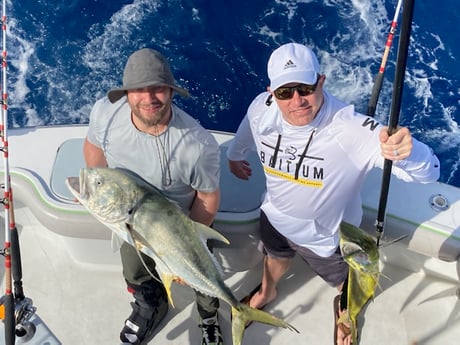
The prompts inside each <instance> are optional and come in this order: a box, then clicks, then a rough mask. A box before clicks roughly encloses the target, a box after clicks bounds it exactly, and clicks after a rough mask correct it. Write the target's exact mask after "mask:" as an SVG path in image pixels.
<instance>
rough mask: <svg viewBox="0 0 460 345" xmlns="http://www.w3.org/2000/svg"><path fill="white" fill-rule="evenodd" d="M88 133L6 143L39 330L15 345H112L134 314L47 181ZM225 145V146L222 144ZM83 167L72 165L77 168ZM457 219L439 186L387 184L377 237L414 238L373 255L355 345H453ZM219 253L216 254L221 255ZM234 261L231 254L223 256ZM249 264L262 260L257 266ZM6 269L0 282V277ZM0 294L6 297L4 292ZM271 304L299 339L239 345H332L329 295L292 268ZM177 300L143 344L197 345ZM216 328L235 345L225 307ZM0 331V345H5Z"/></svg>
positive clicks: (236, 278) (456, 205) (186, 311)
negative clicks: (374, 281) (70, 144)
mask: <svg viewBox="0 0 460 345" xmlns="http://www.w3.org/2000/svg"><path fill="white" fill-rule="evenodd" d="M85 132H86V129H85V128H84V127H80V126H67V127H62V128H58V129H56V128H37V129H19V130H15V131H14V133H11V132H10V135H11V137H10V169H12V180H13V182H12V183H13V185H14V190H13V193H14V196H15V220H16V225H17V227H18V230H19V236H20V247H21V254H22V271H23V284H24V293H25V295H26V297H29V298H31V299H32V300H33V304H34V306H36V307H37V314H36V315H37V316H36V317H34V318H33V319H32V321H33V323H34V325H36V327H37V332H36V335H35V336H34V337H33V338H32V339H31V340H28V341H27V339H26V338H18V339H17V341H16V343H17V344H21V343H24V344H33V345H35V344H39V345H54V344H65V345H74V344H85V345H86V344H98V345H113V344H119V331H120V329H121V328H122V325H123V323H124V320H125V318H126V317H127V316H128V315H129V313H130V311H131V308H130V305H129V303H130V301H131V295H130V294H128V292H126V290H125V283H124V280H123V277H122V273H121V265H120V260H119V254H118V253H113V252H112V250H111V247H110V240H109V239H110V232H109V230H106V229H105V228H104V227H103V226H102V225H99V226H97V223H96V221H95V220H94V219H93V218H91V217H88V215H87V214H86V215H85V214H83V213H82V210H81V206H79V205H75V204H74V203H72V202H69V200H65V198H62V197H61V196H59V193H57V189H58V187H57V186H55V185H53V184H52V183H51V182H50V181H51V180H52V176H54V177H56V176H55V175H53V162H54V161H55V157H56V154H57V153H58V152H59V148H60V145H61V144H62V143H63V142H64V141H66V140H69V139H73V138H80V139H81V138H82V137H83V136H84V134H85ZM228 138H229V137H228V136H225V135H223V137H222V138H221V139H222V140H224V141H225V140H228ZM61 153H62V152H61ZM79 159H80V158H79V157H76V161H77V162H79ZM0 167H1V162H0ZM58 172H59V173H61V174H63V176H64V175H66V174H67V172H64V171H62V169H59V171H58ZM56 173H57V172H56V171H54V174H56ZM224 174H226V175H224V179H230V178H231V176H229V174H228V172H224ZM0 175H2V174H0ZM59 179H62V176H61V177H59ZM234 183H239V182H236V181H232V182H231V183H230V184H231V186H234ZM379 187H380V184H379V176H378V175H376V176H374V177H372V179H369V181H367V183H366V186H365V193H364V194H363V201H364V204H363V208H364V211H365V215H364V223H363V227H364V228H365V229H367V230H368V231H369V230H370V231H373V229H372V227H373V226H372V223H373V221H374V220H375V209H376V205H377V203H376V200H378V195H379V190H378V188H379ZM253 188H254V186H251V188H249V187H245V186H238V188H236V187H235V188H233V189H232V188H229V190H228V191H227V192H229V193H230V194H227V195H228V196H227V197H228V198H238V197H239V193H240V192H239V190H248V189H251V190H252V189H253ZM257 188H259V187H257ZM232 193H233V194H232ZM433 195H435V196H436V195H438V196H439V198H438V199H439V200H438V199H436V202H435V204H436V205H434V206H438V208H436V207H433V199H432V196H433ZM227 197H226V198H227ZM16 198H17V199H18V200H17V199H16ZM240 198H241V197H240ZM226 201H227V200H225V202H224V203H226ZM245 201H246V200H245ZM444 206H448V207H445V208H443V207H444ZM225 207H228V209H229V210H230V211H226V212H222V213H221V214H220V215H219V220H218V221H216V223H218V224H216V226H217V225H219V227H220V228H221V229H226V231H227V233H229V232H232V231H234V232H238V231H241V229H245V227H246V226H249V227H251V226H253V224H255V217H257V215H258V211H257V210H248V212H246V213H245V214H244V215H242V214H238V212H237V213H232V212H231V207H232V206H231V205H225ZM459 215H460V191H459V189H457V188H454V187H450V186H447V185H442V184H432V185H425V186H424V187H423V188H422V187H417V186H416V185H414V186H408V185H406V184H401V183H399V182H398V181H395V180H392V185H391V190H390V198H389V205H388V213H387V220H386V223H387V224H386V230H385V231H386V234H387V235H389V236H390V238H396V237H398V236H400V235H401V234H409V235H410V236H409V237H408V238H406V239H405V240H404V241H401V242H399V243H398V244H394V245H390V246H388V247H382V248H381V249H380V254H381V259H382V262H381V271H382V278H381V280H380V289H379V290H378V291H377V295H376V297H375V300H374V301H373V302H371V303H370V304H369V305H368V307H367V308H366V310H365V313H364V319H363V320H360V322H359V326H360V328H361V329H362V333H361V337H360V339H361V341H360V343H361V344H365V345H367V344H372V345H379V344H382V345H383V344H385V345H388V344H398V345H399V344H401V345H405V344H408V345H413V344H418V345H426V344H430V345H431V344H433V345H438V344H439V345H454V344H458V343H459V339H460V324H459V322H460V302H459V298H458V295H457V294H458V288H459V286H460V285H459V279H458V277H459V272H460V268H459V266H458V255H459V253H460V216H459ZM242 218H244V221H243V222H241V220H242ZM2 224H3V222H2ZM238 229H239V230H238ZM239 234H240V235H241V233H239ZM243 235H244V234H243ZM3 236H4V232H3V229H0V242H1V243H4V238H3ZM244 243H247V246H246V247H243V248H241V247H238V248H236V249H237V251H234V249H232V251H233V253H234V257H235V258H236V259H239V262H240V263H243V264H246V265H248V267H250V270H249V271H247V270H243V271H238V272H237V273H232V274H230V273H228V272H227V273H226V283H227V284H228V285H229V286H230V288H231V289H232V290H233V291H234V293H235V295H236V296H237V297H239V298H242V297H243V296H245V295H246V294H247V293H248V292H249V291H251V290H252V289H253V288H254V287H255V286H256V285H257V284H258V283H259V282H260V276H261V264H260V261H257V260H256V261H251V260H253V259H254V255H252V254H254V253H256V249H255V241H254V240H253V238H250V237H248V238H247V239H245V240H244ZM408 248H409V249H410V250H408ZM225 251H226V249H218V251H217V254H220V253H221V252H225ZM231 253H232V252H229V251H228V250H227V252H226V253H225V255H229V254H230V255H231ZM419 253H425V254H427V255H428V256H425V255H422V254H419ZM225 255H224V256H225ZM218 256H219V255H218ZM255 257H256V258H258V259H260V256H258V255H255ZM439 257H440V258H443V259H445V260H447V261H448V262H446V261H442V260H440V259H438V258H439ZM221 259H222V258H221ZM2 266H3V265H0V274H2V275H3V270H4V268H3V267H2ZM232 267H236V266H232ZM0 288H1V289H3V290H4V287H3V285H2V286H1V287H0ZM278 293H279V297H278V299H277V300H276V301H274V302H273V303H271V304H270V305H268V306H267V307H266V309H265V310H266V311H268V312H271V313H274V314H275V315H277V316H280V317H282V318H284V319H286V320H287V321H288V322H290V323H292V324H293V325H294V326H295V327H296V328H297V329H298V330H299V331H300V332H301V333H300V334H297V333H293V332H290V331H288V330H283V329H277V328H273V327H270V326H266V325H261V324H253V325H252V326H251V327H249V328H248V329H247V331H246V332H245V337H244V339H243V344H245V345H264V344H274V345H285V344H316V345H322V344H325V345H332V344H333V339H332V338H333V308H332V300H333V297H334V296H335V295H336V293H337V292H336V291H335V289H333V288H330V287H328V286H327V285H326V284H325V283H324V282H323V281H322V280H321V279H320V278H318V277H317V276H315V275H314V274H313V273H312V271H311V270H310V269H309V268H308V267H307V266H306V265H305V264H304V263H303V262H302V261H301V260H299V259H297V260H295V263H294V265H293V267H292V270H291V272H290V273H289V274H288V275H287V276H286V277H285V278H284V279H283V280H282V282H281V284H280V286H279V291H278ZM173 298H174V301H175V304H176V308H175V309H173V308H171V309H170V311H169V313H168V315H167V317H166V319H165V320H164V321H163V322H162V323H161V325H160V327H159V329H158V333H157V335H156V336H155V337H154V338H153V339H152V341H151V342H150V344H157V345H163V344H171V345H179V344H181V345H189V344H190V345H194V344H199V341H200V329H199V328H198V326H197V324H198V314H197V312H196V309H195V303H194V293H193V291H192V290H191V289H189V288H187V287H184V286H181V285H177V284H176V285H174V287H173ZM41 321H43V322H44V323H41ZM220 323H221V327H222V332H223V335H224V338H225V344H226V345H230V344H232V343H231V334H230V333H231V324H230V310H229V306H228V305H225V304H224V303H223V302H222V305H221V309H220ZM1 326H2V324H0V344H4V338H3V328H2V327H1Z"/></svg>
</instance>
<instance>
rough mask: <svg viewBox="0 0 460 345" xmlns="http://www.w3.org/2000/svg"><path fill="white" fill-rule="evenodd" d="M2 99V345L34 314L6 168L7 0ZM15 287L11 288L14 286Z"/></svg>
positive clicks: (25, 329)
mask: <svg viewBox="0 0 460 345" xmlns="http://www.w3.org/2000/svg"><path fill="white" fill-rule="evenodd" d="M1 21H2V58H1V66H2V98H1V121H0V137H1V151H2V152H3V163H4V166H3V168H4V172H3V174H4V181H3V184H2V188H3V190H4V196H3V199H2V203H3V206H4V209H5V222H4V228H5V248H4V249H3V253H2V254H3V255H4V257H5V295H4V296H3V297H2V301H3V305H2V307H3V308H2V310H0V311H1V312H2V313H3V315H2V316H3V319H4V325H5V345H13V344H15V340H16V336H19V337H24V336H26V335H27V336H28V338H30V337H31V336H33V334H34V333H35V328H34V326H33V324H32V323H30V322H29V320H30V318H31V317H32V315H33V314H34V313H35V308H34V307H33V306H32V301H31V299H30V298H26V297H25V296H24V291H23V288H22V264H21V252H20V248H19V235H18V230H17V228H16V223H15V220H14V205H13V191H12V188H11V175H10V169H9V160H8V154H9V145H8V93H7V67H8V64H7V49H6V34H7V16H6V0H3V1H2V19H1ZM13 286H14V288H13Z"/></svg>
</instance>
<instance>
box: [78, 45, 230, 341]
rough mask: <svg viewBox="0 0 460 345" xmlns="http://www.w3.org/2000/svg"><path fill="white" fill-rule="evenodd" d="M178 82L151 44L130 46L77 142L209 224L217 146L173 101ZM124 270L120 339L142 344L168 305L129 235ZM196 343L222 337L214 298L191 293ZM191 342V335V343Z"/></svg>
mask: <svg viewBox="0 0 460 345" xmlns="http://www.w3.org/2000/svg"><path fill="white" fill-rule="evenodd" d="M174 93H178V94H179V95H181V96H185V97H187V96H188V95H189V93H188V91H187V90H185V89H183V88H181V87H179V86H177V85H176V83H175V81H174V77H173V74H172V72H171V69H170V66H169V63H168V61H167V60H166V59H165V57H164V56H163V55H162V54H160V53H159V52H157V51H156V50H153V49H148V48H144V49H141V50H138V51H136V52H134V53H133V54H132V55H131V56H130V57H129V59H128V62H127V63H126V66H125V70H124V74H123V87H121V88H115V89H112V90H110V91H109V92H108V94H107V97H105V98H103V99H101V100H99V101H97V102H96V104H95V105H94V107H93V109H92V111H91V115H90V122H89V130H88V134H87V137H86V140H85V144H84V156H85V160H86V164H87V166H88V167H100V166H102V167H106V166H108V167H111V168H125V169H128V170H131V171H133V172H135V173H136V174H138V175H139V176H141V177H143V178H144V179H145V180H147V181H148V182H150V183H151V184H152V185H154V186H155V187H157V188H158V189H160V190H161V191H162V192H163V193H164V194H165V195H166V196H168V197H169V198H171V199H172V200H175V201H176V202H177V203H178V204H179V205H180V206H181V208H182V209H183V210H184V212H185V213H187V214H188V215H189V216H190V218H191V219H193V220H194V221H197V222H200V223H203V224H206V225H210V224H211V223H212V222H213V220H214V217H215V215H216V213H217V210H218V207H219V200H220V192H219V176H220V163H219V160H220V151H219V146H218V144H217V142H216V140H215V139H214V137H213V136H212V135H211V134H210V133H209V132H208V131H207V130H205V129H204V128H203V127H202V126H201V125H199V123H198V122H197V121H196V120H195V119H193V118H192V117H191V116H190V115H188V114H187V113H186V112H185V111H183V110H182V109H180V108H179V107H177V106H176V105H174V104H173V103H172V98H173V96H174ZM120 254H121V261H122V265H123V275H124V277H125V280H126V283H127V285H128V291H129V292H131V293H132V294H133V296H134V300H135V301H134V302H133V303H131V305H132V308H133V311H132V313H131V315H130V316H129V317H128V319H127V320H126V322H125V325H124V327H123V329H122V331H121V333H120V339H121V341H122V343H123V344H137V345H140V344H147V343H148V342H149V340H150V339H151V338H152V337H153V335H154V330H155V328H156V327H157V326H158V324H159V323H160V321H161V320H162V319H163V318H164V316H165V315H166V313H167V311H168V302H167V298H166V291H165V288H164V286H163V284H161V283H160V282H159V281H157V280H155V279H153V278H152V277H151V275H150V272H148V270H146V268H145V267H144V263H145V264H146V265H147V266H148V268H149V270H150V271H151V272H155V273H156V270H155V262H154V261H153V260H152V259H151V258H150V257H148V256H147V255H144V254H141V255H142V258H143V261H144V263H143V262H142V261H141V260H140V259H139V256H138V253H137V252H136V249H135V248H134V247H133V246H131V245H130V244H128V243H126V242H125V243H123V244H122V245H121V248H120ZM196 299H197V309H198V313H199V314H200V317H201V320H202V324H201V325H200V326H201V328H202V334H203V337H202V340H201V341H200V343H199V344H201V345H222V336H221V333H220V328H219V323H218V321H217V309H218V308H219V300H218V299H217V298H212V297H209V296H205V295H202V294H200V293H198V292H197V293H196ZM197 344H198V343H197Z"/></svg>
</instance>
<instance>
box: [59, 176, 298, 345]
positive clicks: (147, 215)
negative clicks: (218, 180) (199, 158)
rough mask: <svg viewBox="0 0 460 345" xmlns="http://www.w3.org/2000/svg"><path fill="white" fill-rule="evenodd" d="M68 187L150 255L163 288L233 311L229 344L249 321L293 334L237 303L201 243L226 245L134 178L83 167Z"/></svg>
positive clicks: (273, 319) (263, 314)
mask: <svg viewBox="0 0 460 345" xmlns="http://www.w3.org/2000/svg"><path fill="white" fill-rule="evenodd" d="M66 184H67V187H68V188H69V190H70V191H71V193H72V194H73V195H74V196H75V198H77V200H78V201H79V202H80V203H81V204H82V205H83V206H85V207H86V208H87V209H88V211H89V212H90V213H91V214H93V215H94V216H95V217H96V218H97V219H98V220H99V221H100V222H102V223H103V224H105V225H106V226H108V227H109V228H110V229H111V230H112V231H113V232H115V233H116V234H117V235H118V236H119V237H121V238H122V239H124V240H125V241H127V242H130V243H131V244H132V245H134V246H136V247H137V248H138V249H139V250H141V251H143V252H144V253H145V254H147V255H149V256H151V257H152V258H153V259H154V260H155V262H156V264H157V266H156V268H157V271H158V273H159V275H160V278H161V280H162V282H163V284H164V286H165V288H166V291H167V294H168V298H169V301H170V303H171V304H172V305H173V302H172V296H171V283H172V282H173V281H180V282H183V283H185V284H186V285H188V286H190V287H192V288H193V289H195V290H197V291H200V292H202V293H204V294H207V295H209V296H213V297H217V298H219V299H221V300H223V301H225V302H226V303H228V304H229V305H231V307H232V338H233V345H240V344H241V340H242V338H243V333H244V329H245V325H246V323H247V322H248V321H258V322H262V323H266V324H270V325H274V326H278V327H283V328H287V329H290V330H291V331H296V332H298V331H297V330H296V329H295V328H294V327H293V326H291V325H290V324H288V323H287V322H285V321H284V320H281V319H279V318H277V317H275V316H272V315H270V314H269V313H266V312H264V311H262V310H258V309H255V308H251V307H249V306H248V305H245V304H242V303H240V302H239V301H238V300H237V298H236V297H235V296H234V295H233V293H232V291H231V290H230V288H229V287H228V286H227V285H226V284H225V282H224V281H223V278H222V273H221V268H220V266H219V264H218V262H217V260H216V259H215V257H214V256H213V254H212V253H211V252H210V251H209V250H208V248H207V246H206V240H208V239H216V240H220V241H223V242H225V243H228V241H227V239H226V238H225V237H223V236H222V235H221V234H220V233H219V232H217V231H215V230H213V229H211V228H210V227H208V226H205V225H203V224H200V223H198V222H194V221H192V220H191V219H190V218H189V217H187V216H186V215H185V214H184V213H183V212H182V210H181V209H180V208H179V207H178V205H176V204H175V203H174V202H172V201H170V200H169V199H167V198H166V197H165V196H164V195H163V194H161V192H160V191H158V190H157V189H156V188H155V187H153V186H152V185H150V184H148V183H147V182H146V181H144V180H143V179H142V178H140V177H139V176H138V175H136V174H134V173H132V172H130V171H128V170H124V169H111V168H91V169H90V168H84V169H81V171H80V177H79V178H78V177H69V178H67V180H66Z"/></svg>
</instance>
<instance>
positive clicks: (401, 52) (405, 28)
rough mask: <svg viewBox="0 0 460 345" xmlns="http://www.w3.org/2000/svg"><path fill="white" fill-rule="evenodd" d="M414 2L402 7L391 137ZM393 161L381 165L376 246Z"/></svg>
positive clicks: (409, 1)
mask: <svg viewBox="0 0 460 345" xmlns="http://www.w3.org/2000/svg"><path fill="white" fill-rule="evenodd" d="M414 2H415V0H405V1H404V5H403V13H402V22H401V36H400V37H399V46H398V56H397V59H396V71H395V80H394V83H393V96H392V100H391V111H390V118H389V122H388V134H389V135H392V134H393V133H394V132H396V129H397V127H398V122H399V113H400V110H401V99H402V93H403V86H404V75H405V73H406V65H407V53H408V51H409V43H410V34H411V28H412V18H413V14H414ZM392 165H393V161H391V160H389V159H385V161H384V165H383V175H382V186H381V192H380V202H379V208H378V212H377V220H376V223H375V225H376V230H377V246H378V245H379V242H380V238H381V237H382V234H383V229H384V221H385V210H386V205H387V200H388V192H389V188H390V178H391V168H392Z"/></svg>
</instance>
